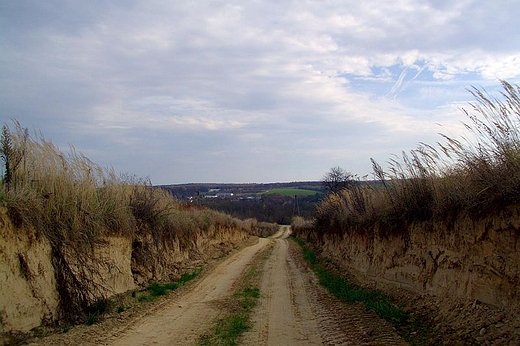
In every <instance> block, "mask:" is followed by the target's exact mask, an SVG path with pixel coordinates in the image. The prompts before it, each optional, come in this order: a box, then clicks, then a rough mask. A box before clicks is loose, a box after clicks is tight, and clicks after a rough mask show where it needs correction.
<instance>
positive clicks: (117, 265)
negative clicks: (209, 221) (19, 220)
mask: <svg viewBox="0 0 520 346" xmlns="http://www.w3.org/2000/svg"><path fill="white" fill-rule="evenodd" d="M248 238H249V235H247V234H246V233H245V232H244V231H243V230H239V229H235V228H231V227H223V226H214V225H211V226H209V228H208V229H206V230H204V231H202V230H201V231H199V232H196V233H195V234H193V235H192V236H191V237H190V240H189V241H179V239H176V238H175V237H171V238H166V239H157V238H154V236H153V234H152V233H151V232H145V231H142V230H141V231H139V232H136V233H134V234H133V235H132V236H106V237H101V238H100V239H98V240H96V242H95V243H90V244H89V246H86V247H85V246H83V247H78V246H76V245H75V244H62V246H60V247H55V246H52V243H51V241H49V239H48V238H47V237H46V236H44V235H43V234H41V233H39V232H38V231H36V230H34V229H25V228H23V229H22V228H17V227H15V226H14V225H13V224H12V222H11V221H10V220H9V218H8V217H7V215H6V213H5V211H1V212H0V334H3V333H9V332H26V331H29V330H30V329H32V328H34V327H37V326H39V325H41V324H46V323H53V322H56V321H58V320H59V319H61V318H64V317H70V316H64V315H63V314H64V312H66V311H67V304H69V303H71V302H72V303H74V300H75V299H76V300H77V301H81V302H91V303H93V302H95V301H96V300H97V299H100V298H108V297H111V296H113V295H115V294H118V293H122V292H125V291H128V290H132V289H136V288H137V287H139V286H143V285H146V284H149V283H150V282H152V281H174V280H175V279H177V278H178V277H179V276H180V275H181V274H182V273H183V272H185V271H186V270H190V269H191V268H194V267H196V266H200V265H202V264H203V262H204V261H206V260H208V259H211V258H215V257H219V256H222V255H223V254H225V253H227V252H229V251H230V250H231V249H232V248H233V247H235V246H237V245H239V244H241V243H243V242H244V241H245V240H247V239H248ZM74 295H82V296H81V297H79V298H78V297H77V296H74Z"/></svg>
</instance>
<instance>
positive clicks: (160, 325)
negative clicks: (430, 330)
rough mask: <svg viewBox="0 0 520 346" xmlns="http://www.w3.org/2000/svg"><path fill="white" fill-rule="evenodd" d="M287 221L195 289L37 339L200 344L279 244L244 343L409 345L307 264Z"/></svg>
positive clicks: (46, 341)
mask: <svg viewBox="0 0 520 346" xmlns="http://www.w3.org/2000/svg"><path fill="white" fill-rule="evenodd" d="M289 235H290V227H288V226H285V227H281V228H280V230H279V232H278V233H277V234H276V235H274V236H273V237H271V238H269V239H263V238H261V239H259V241H258V242H257V243H256V244H254V245H251V246H248V247H246V248H244V249H242V250H240V251H238V252H236V253H234V254H233V255H231V256H230V257H228V258H227V259H225V260H223V261H222V262H221V263H220V264H218V265H217V266H216V267H215V268H214V269H213V270H211V271H210V272H209V273H207V274H205V275H204V276H203V277H202V278H200V279H199V280H198V282H194V283H193V285H192V286H191V288H190V289H188V287H186V289H185V290H184V291H182V290H181V291H182V292H178V293H176V294H172V295H170V296H169V297H168V298H167V299H166V300H164V302H162V303H160V304H157V306H156V307H154V309H153V310H151V311H145V312H144V313H143V314H142V315H141V316H137V317H133V318H131V319H130V320H119V319H118V320H115V321H114V320H112V322H111V324H110V323H109V322H108V321H107V322H105V325H103V323H101V324H99V325H95V326H91V327H85V326H80V327H78V328H73V329H72V330H71V331H69V332H68V333H67V334H62V335H54V336H51V337H47V338H43V339H40V340H39V342H38V341H36V342H34V343H32V344H33V345H46V346H50V345H125V346H132V345H196V344H197V342H198V340H199V337H200V336H201V335H203V334H204V333H205V332H207V331H208V330H209V329H210V328H211V326H212V325H213V323H214V321H215V319H216V318H218V316H219V304H220V303H221V302H222V301H223V300H225V299H229V297H230V295H232V294H233V292H234V290H235V287H234V285H235V284H236V283H237V282H239V280H240V279H241V278H242V277H243V275H245V273H246V272H247V271H248V269H249V267H250V266H251V265H252V262H253V260H254V258H255V256H256V255H257V254H259V253H261V252H262V250H265V249H266V248H267V247H268V246H273V249H272V251H271V255H270V256H269V257H268V258H267V259H266V260H265V263H264V265H263V271H262V274H261V275H262V276H261V278H260V282H261V284H260V298H259V301H258V304H257V307H256V309H255V311H254V312H253V315H252V318H251V320H252V326H253V327H252V328H251V329H250V330H249V331H248V332H247V333H246V334H245V335H243V337H242V339H241V342H240V343H241V344H243V345H406V343H405V342H404V341H403V340H402V339H401V338H400V337H399V336H398V335H397V334H396V333H395V331H394V330H393V329H392V327H391V326H390V325H389V324H388V323H387V322H385V321H383V320H381V319H380V318H378V317H377V316H376V315H375V314H374V313H371V312H367V311H365V309H364V307H363V306H362V305H352V304H345V303H342V302H339V301H338V300H336V299H334V298H333V297H331V296H330V295H329V294H328V293H327V292H326V291H325V290H324V289H323V288H322V287H321V286H320V285H319V283H318V282H317V278H316V276H315V275H314V273H313V272H312V271H311V270H310V269H309V268H308V267H307V266H306V265H305V264H304V262H303V259H302V255H301V251H300V249H299V247H298V245H297V244H296V243H294V242H292V241H289V240H288V239H287V238H288V236H289Z"/></svg>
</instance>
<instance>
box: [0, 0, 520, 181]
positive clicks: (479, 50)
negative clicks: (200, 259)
mask: <svg viewBox="0 0 520 346" xmlns="http://www.w3.org/2000/svg"><path fill="white" fill-rule="evenodd" d="M518 18H520V2H518V1H517V0H495V1H484V0H458V1H452V0H438V1H433V0H432V1H413V0H392V1H386V0H378V1H370V0H367V1H359V0H355V1H351V0H338V1H335V0H330V1H329V0H319V1H318V0H316V1H311V0H307V1H305V0H301V1H289V0H287V1H286V0H265V1H264V0H249V1H244V0H242V1H238V0H237V1H220V0H194V1H180V0H178V1H173V0H171V1H160V0H124V1H122V0H111V1H103V0H92V1H76V0H45V1H27V0H16V1H11V0H0V120H1V122H2V124H8V125H12V120H13V119H15V120H17V121H19V122H20V123H21V125H22V126H23V127H27V128H28V129H29V130H30V132H31V133H39V132H41V133H42V134H43V136H44V137H45V139H46V140H49V141H52V142H53V143H54V144H55V145H56V146H58V147H59V148H60V149H61V150H62V151H64V152H68V151H69V148H70V145H72V146H74V147H75V149H76V150H77V151H80V152H82V153H83V154H84V155H86V156H87V157H89V158H90V159H91V160H92V161H93V162H95V163H97V164H99V165H101V166H102V167H107V168H113V169H114V170H115V171H116V172H119V173H121V174H125V175H135V176H138V177H141V178H149V179H150V180H151V182H152V183H153V184H174V183H189V182H222V183H224V182H241V183H242V182H258V183H260V182H284V181H303V180H320V179H321V178H322V177H323V175H324V174H325V173H326V172H327V171H328V170H329V169H330V168H331V167H335V166H339V167H342V168H344V169H345V170H347V171H349V172H351V173H353V174H357V175H359V176H364V175H366V174H370V173H371V172H372V168H371V167H372V166H371V161H370V159H371V158H373V159H374V160H376V161H377V162H379V163H380V164H381V165H382V166H385V162H387V161H388V160H389V159H390V158H391V157H392V155H400V153H401V152H402V151H409V150H412V149H414V148H416V147H417V145H418V144H419V143H420V142H425V143H429V144H434V143H435V142H437V141H439V140H441V138H440V136H439V133H445V134H449V135H452V136H455V137H456V136H458V135H459V133H462V132H460V131H462V126H461V123H460V122H461V121H463V120H465V118H464V115H463V113H462V111H461V107H463V108H467V106H468V102H470V101H471V100H472V96H471V95H470V94H469V92H468V91H467V88H470V87H471V86H476V87H479V88H484V89H485V90H486V91H487V92H489V93H490V94H497V93H498V92H499V91H500V90H501V87H500V80H501V79H503V80H507V81H508V82H510V83H513V84H517V83H519V82H520V24H518Z"/></svg>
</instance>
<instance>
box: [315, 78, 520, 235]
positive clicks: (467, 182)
mask: <svg viewBox="0 0 520 346" xmlns="http://www.w3.org/2000/svg"><path fill="white" fill-rule="evenodd" d="M502 85H503V92H502V93H501V97H500V98H495V97H492V96H490V95H487V94H486V93H485V92H484V91H481V90H479V89H476V88H472V89H471V90H470V93H471V94H472V95H473V96H474V97H475V102H473V103H470V110H469V111H468V110H465V109H463V110H462V111H463V112H464V113H465V114H466V115H467V117H468V122H467V123H465V124H464V125H465V127H466V129H467V130H468V135H467V136H466V137H463V138H461V139H454V138H451V137H449V136H447V135H441V136H442V138H443V139H444V141H443V142H438V143H437V144H436V145H435V146H434V145H428V144H425V143H421V145H420V146H419V147H418V148H417V149H416V150H412V151H411V152H410V153H406V152H403V153H402V155H401V156H400V157H397V156H396V157H394V158H392V159H390V161H389V169H387V170H386V171H384V170H383V169H382V168H381V166H380V165H379V164H378V163H377V162H375V161H372V163H373V171H374V175H375V177H376V179H377V180H378V181H379V183H378V184H368V183H365V182H358V184H355V185H353V186H352V187H351V188H349V189H344V190H342V191H340V192H338V193H333V194H330V195H329V196H328V197H327V198H326V199H325V200H324V201H323V202H322V203H321V205H320V206H319V207H318V211H317V214H316V223H315V225H316V227H317V229H318V230H319V231H320V232H327V233H342V232H351V231H360V232H366V231H368V230H372V229H373V227H374V225H376V224H377V225H378V226H380V227H379V229H384V230H386V231H398V230H400V229H401V230H402V229H403V227H402V226H403V224H406V223H412V222H417V221H437V222H443V223H445V224H447V225H448V226H449V225H450V224H451V223H452V222H453V221H454V220H455V219H456V218H457V217H459V216H461V215H469V216H470V217H471V218H474V219H479V218H483V217H488V216H493V215H494V214H497V213H500V212H501V211H502V210H504V209H506V208H508V207H510V206H516V205H518V203H519V201H520V87H518V86H513V85H511V84H509V83H507V82H505V81H502Z"/></svg>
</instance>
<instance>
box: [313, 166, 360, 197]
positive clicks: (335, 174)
mask: <svg viewBox="0 0 520 346" xmlns="http://www.w3.org/2000/svg"><path fill="white" fill-rule="evenodd" d="M321 181H322V184H323V187H324V189H325V190H326V191H327V192H328V193H336V192H338V191H340V190H342V189H347V188H349V187H351V186H352V185H353V184H354V176H353V175H352V173H350V172H348V171H346V170H344V169H343V168H341V167H339V166H336V167H333V168H331V169H330V171H328V172H327V173H326V174H325V175H324V176H323V178H322V180H321Z"/></svg>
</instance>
